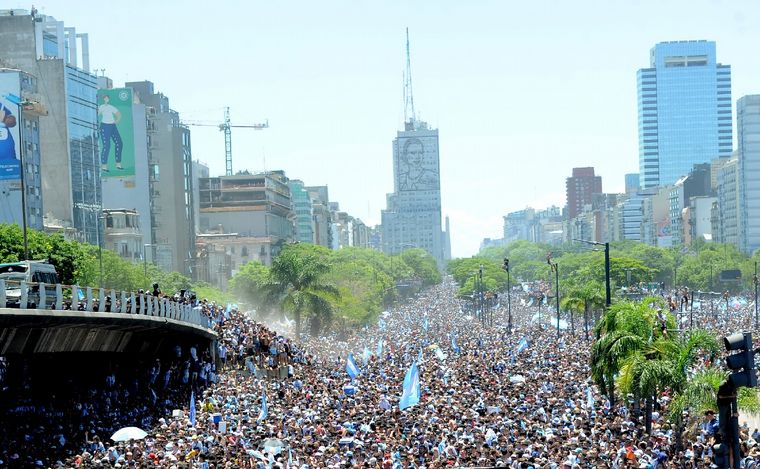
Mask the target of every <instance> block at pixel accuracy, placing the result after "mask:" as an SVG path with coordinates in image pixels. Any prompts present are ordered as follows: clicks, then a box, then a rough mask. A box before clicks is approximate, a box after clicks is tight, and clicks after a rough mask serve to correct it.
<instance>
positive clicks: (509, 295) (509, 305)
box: [502, 257, 757, 334]
mask: <svg viewBox="0 0 760 469" xmlns="http://www.w3.org/2000/svg"><path fill="white" fill-rule="evenodd" d="M502 269H504V270H505V271H506V272H507V330H508V331H509V334H512V286H511V285H510V279H509V277H510V275H509V259H507V258H506V257H505V258H504V265H503V266H502ZM755 291H757V288H755ZM755 303H757V301H755Z"/></svg>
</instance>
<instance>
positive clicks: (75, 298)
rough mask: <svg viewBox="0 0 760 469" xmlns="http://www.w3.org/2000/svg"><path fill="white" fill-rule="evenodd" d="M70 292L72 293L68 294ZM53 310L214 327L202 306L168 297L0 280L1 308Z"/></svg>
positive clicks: (75, 286) (207, 327) (58, 284)
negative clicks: (150, 317)
mask: <svg viewBox="0 0 760 469" xmlns="http://www.w3.org/2000/svg"><path fill="white" fill-rule="evenodd" d="M66 293H69V295H65V294H66ZM2 307H5V308H20V309H40V310H54V311H91V312H96V313H122V314H134V315H140V316H153V317H160V318H167V319H174V320H176V321H182V322H187V323H191V324H195V325H197V326H201V327H205V328H206V329H210V328H211V320H210V319H209V318H208V316H206V315H205V314H203V313H202V312H201V311H200V309H199V308H195V307H193V306H191V305H187V304H183V303H178V302H176V301H173V300H171V299H169V298H158V297H155V296H153V295H150V294H146V293H142V294H138V293H134V292H126V291H123V290H122V291H120V292H118V295H117V292H116V290H114V289H110V290H108V289H105V288H95V289H93V288H92V287H85V288H80V287H79V286H77V285H62V284H60V283H57V284H54V285H53V284H45V283H32V282H14V281H6V280H4V279H0V308H2Z"/></svg>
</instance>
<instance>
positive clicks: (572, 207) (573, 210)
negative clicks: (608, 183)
mask: <svg viewBox="0 0 760 469" xmlns="http://www.w3.org/2000/svg"><path fill="white" fill-rule="evenodd" d="M565 190H566V194H567V218H568V219H573V218H575V217H577V216H578V215H579V214H580V213H581V211H583V207H584V205H586V204H590V203H591V201H592V197H593V195H594V194H601V193H602V177H601V176H596V175H595V174H594V168H573V175H572V176H571V177H569V178H567V180H566V182H565Z"/></svg>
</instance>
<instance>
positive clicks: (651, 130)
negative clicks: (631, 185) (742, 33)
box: [637, 41, 733, 189]
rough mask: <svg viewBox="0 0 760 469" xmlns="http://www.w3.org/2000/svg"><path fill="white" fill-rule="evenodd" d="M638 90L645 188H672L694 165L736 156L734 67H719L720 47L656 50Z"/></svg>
mask: <svg viewBox="0 0 760 469" xmlns="http://www.w3.org/2000/svg"><path fill="white" fill-rule="evenodd" d="M637 87H638V109H639V119H638V120H639V172H640V178H641V187H642V188H644V189H646V188H650V187H656V186H664V185H669V184H673V183H675V182H676V181H677V180H678V179H679V178H680V177H682V176H686V175H687V174H688V173H689V171H691V169H692V167H693V166H694V165H695V164H698V163H706V162H708V161H711V160H713V159H715V158H716V157H719V156H720V157H730V156H731V151H732V145H733V142H732V138H733V137H732V121H731V66H730V65H722V64H719V63H718V62H717V59H716V54H715V42H713V41H677V42H661V43H659V44H657V45H655V46H654V47H653V48H652V50H651V52H650V66H649V68H643V69H641V70H639V71H638V74H637Z"/></svg>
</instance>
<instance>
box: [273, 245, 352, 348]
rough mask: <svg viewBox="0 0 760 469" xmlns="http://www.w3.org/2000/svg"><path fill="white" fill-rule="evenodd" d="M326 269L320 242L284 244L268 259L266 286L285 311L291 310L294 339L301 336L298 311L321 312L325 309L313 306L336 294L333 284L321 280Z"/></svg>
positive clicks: (334, 297) (326, 255)
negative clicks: (268, 274) (277, 252)
mask: <svg viewBox="0 0 760 469" xmlns="http://www.w3.org/2000/svg"><path fill="white" fill-rule="evenodd" d="M329 271H330V264H329V251H328V250H327V249H325V248H322V247H321V246H313V245H306V244H290V245H286V246H285V247H284V248H283V249H282V250H281V251H280V254H279V255H278V256H277V257H276V258H275V259H274V261H273V262H272V268H271V270H270V282H269V284H268V286H267V288H268V290H269V291H270V295H271V297H274V298H276V299H277V301H278V303H279V304H280V305H281V306H282V307H283V309H284V310H285V311H289V312H291V313H293V318H294V320H295V323H296V338H297V339H298V340H301V316H302V314H303V313H304V312H306V313H311V314H314V315H321V314H324V313H325V312H326V309H323V308H315V306H317V305H319V306H322V305H323V303H322V301H334V300H335V299H337V298H338V297H339V291H338V289H337V288H336V287H335V285H332V284H329V283H324V282H323V277H324V276H325V275H326V274H327V273H328V272H329ZM323 319H324V318H318V319H317V321H320V322H322V320H323Z"/></svg>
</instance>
